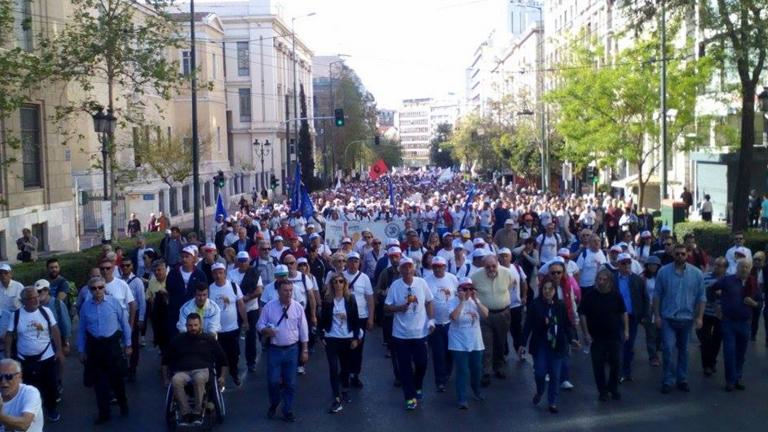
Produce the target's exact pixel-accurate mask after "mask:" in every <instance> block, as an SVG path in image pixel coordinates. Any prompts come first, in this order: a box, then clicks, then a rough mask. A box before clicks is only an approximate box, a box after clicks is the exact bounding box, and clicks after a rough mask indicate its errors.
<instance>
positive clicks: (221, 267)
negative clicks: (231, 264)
mask: <svg viewBox="0 0 768 432" xmlns="http://www.w3.org/2000/svg"><path fill="white" fill-rule="evenodd" d="M226 269H227V266H225V265H224V263H220V262H216V263H213V265H212V266H211V271H216V270H226Z"/></svg>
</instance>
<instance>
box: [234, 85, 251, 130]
mask: <svg viewBox="0 0 768 432" xmlns="http://www.w3.org/2000/svg"><path fill="white" fill-rule="evenodd" d="M237 92H238V94H239V95H240V121H241V122H244V123H248V122H250V121H251V89H250V88H241V89H238V91H237Z"/></svg>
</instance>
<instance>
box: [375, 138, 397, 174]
mask: <svg viewBox="0 0 768 432" xmlns="http://www.w3.org/2000/svg"><path fill="white" fill-rule="evenodd" d="M368 151H369V152H370V160H372V161H376V160H379V159H382V160H384V163H386V164H387V166H388V167H390V168H392V167H398V166H402V165H403V147H402V146H401V145H400V141H395V140H390V139H388V138H385V137H381V143H380V144H379V145H374V146H369V147H368Z"/></svg>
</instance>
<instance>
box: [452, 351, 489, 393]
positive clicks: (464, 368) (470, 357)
mask: <svg viewBox="0 0 768 432" xmlns="http://www.w3.org/2000/svg"><path fill="white" fill-rule="evenodd" d="M451 356H452V357H453V364H454V365H456V399H457V400H458V402H459V403H466V402H467V379H469V385H470V387H472V392H474V393H475V395H479V394H480V377H481V376H482V375H483V352H482V351H451Z"/></svg>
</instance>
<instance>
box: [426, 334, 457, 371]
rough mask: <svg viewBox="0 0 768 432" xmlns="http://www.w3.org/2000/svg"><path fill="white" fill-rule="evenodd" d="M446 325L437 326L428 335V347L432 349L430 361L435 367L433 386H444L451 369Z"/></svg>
mask: <svg viewBox="0 0 768 432" xmlns="http://www.w3.org/2000/svg"><path fill="white" fill-rule="evenodd" d="M448 325H449V324H438V325H436V326H435V331H433V332H432V334H431V335H429V347H430V348H431V349H432V361H433V364H434V366H435V385H438V386H439V385H445V384H447V383H448V377H449V376H450V375H451V368H452V367H453V364H452V361H451V353H450V352H448Z"/></svg>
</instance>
